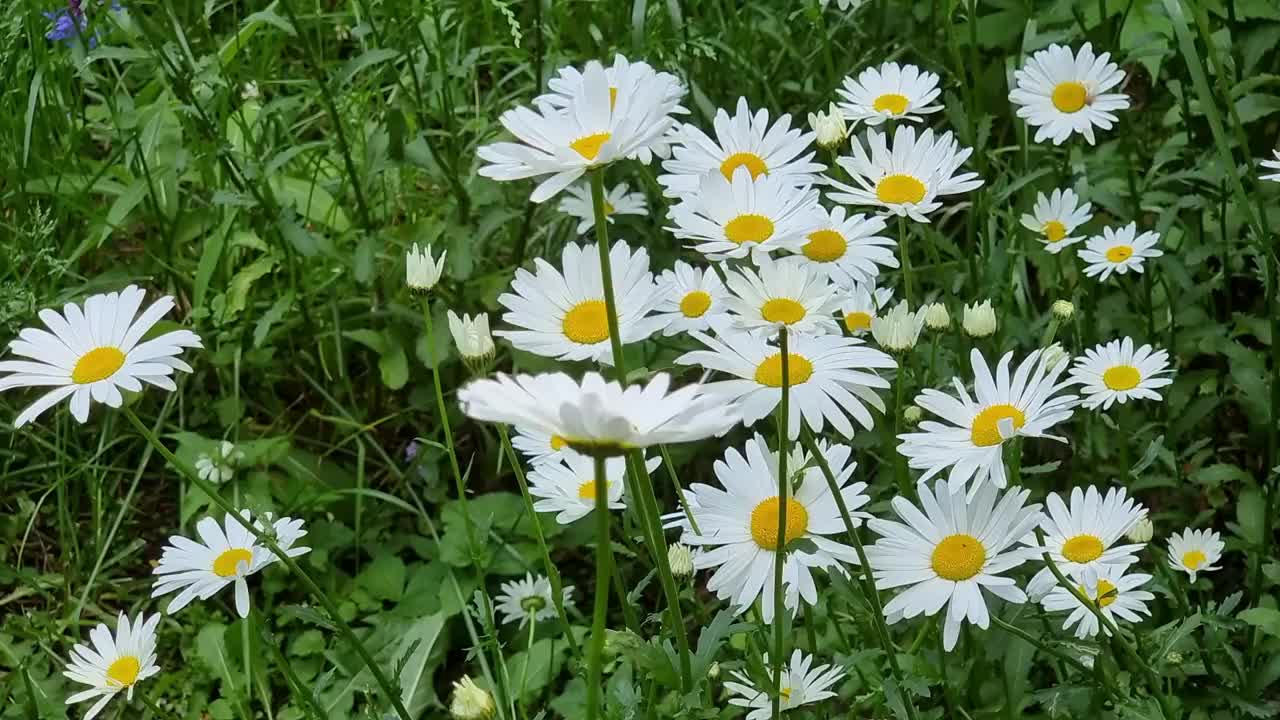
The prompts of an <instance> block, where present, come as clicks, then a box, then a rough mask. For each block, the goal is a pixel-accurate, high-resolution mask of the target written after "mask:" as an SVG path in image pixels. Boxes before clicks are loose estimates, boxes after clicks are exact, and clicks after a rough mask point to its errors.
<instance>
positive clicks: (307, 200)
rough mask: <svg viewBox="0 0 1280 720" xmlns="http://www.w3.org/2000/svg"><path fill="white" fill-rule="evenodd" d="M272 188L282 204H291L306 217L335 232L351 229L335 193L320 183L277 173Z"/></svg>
mask: <svg viewBox="0 0 1280 720" xmlns="http://www.w3.org/2000/svg"><path fill="white" fill-rule="evenodd" d="M269 182H270V183H271V190H272V191H273V192H274V193H275V194H276V199H277V200H279V201H280V203H281V204H282V205H286V206H291V207H293V208H294V209H296V210H297V211H298V214H300V215H302V216H303V217H305V218H306V219H308V220H310V221H311V222H313V223H317V224H320V225H324V226H325V227H327V228H329V229H331V230H334V231H335V232H346V231H347V230H349V229H351V221H350V220H348V219H347V214H346V213H345V212H343V211H342V208H341V207H339V205H338V203H337V201H336V200H334V198H333V195H332V194H330V193H329V191H328V190H325V189H324V188H322V187H320V185H319V183H316V182H312V181H310V180H304V179H302V178H295V177H288V176H281V175H276V176H273V177H272V178H271V180H270V181H269Z"/></svg>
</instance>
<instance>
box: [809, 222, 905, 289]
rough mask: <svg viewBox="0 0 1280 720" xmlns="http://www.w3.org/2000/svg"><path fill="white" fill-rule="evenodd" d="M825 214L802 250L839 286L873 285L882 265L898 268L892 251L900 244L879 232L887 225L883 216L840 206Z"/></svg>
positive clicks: (817, 267)
mask: <svg viewBox="0 0 1280 720" xmlns="http://www.w3.org/2000/svg"><path fill="white" fill-rule="evenodd" d="M823 214H824V216H825V218H824V221H823V222H822V223H821V224H820V226H819V227H818V229H816V230H814V231H813V232H811V233H809V235H808V236H807V239H806V241H805V243H804V245H803V246H801V247H800V250H799V252H800V254H801V255H803V256H804V258H805V259H806V260H808V261H809V263H810V264H811V265H813V267H814V269H816V270H817V271H819V272H821V273H823V274H825V275H826V276H827V277H828V278H830V279H831V282H832V283H833V284H835V285H836V286H837V287H840V288H844V289H848V288H852V287H853V286H855V285H858V284H863V283H871V284H874V283H875V279H876V276H877V275H879V274H880V268H881V267H882V266H883V267H891V268H896V267H898V258H897V257H895V256H894V253H893V248H894V247H895V246H896V245H897V243H896V242H894V241H893V240H891V239H889V238H887V237H885V236H883V235H879V234H878V233H880V232H881V231H883V230H884V228H885V222H884V218H883V217H880V216H877V215H863V214H862V213H859V214H857V215H850V214H848V212H846V210H845V209H844V208H843V207H840V206H838V205H837V206H836V207H834V208H832V209H831V210H830V211H829V212H827V211H824V212H823Z"/></svg>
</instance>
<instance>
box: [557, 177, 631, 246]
mask: <svg viewBox="0 0 1280 720" xmlns="http://www.w3.org/2000/svg"><path fill="white" fill-rule="evenodd" d="M556 209H557V210H559V211H560V212H562V213H564V214H565V215H569V216H571V217H576V218H578V234H579V235H582V234H585V233H587V232H590V231H591V229H592V228H594V227H595V226H596V210H595V203H594V201H593V200H592V199H591V184H590V183H585V182H581V183H577V184H575V185H573V186H572V187H570V188H569V189H568V190H566V191H565V194H564V197H562V198H560V205H559V206H557V208H556ZM648 214H649V204H648V201H646V200H645V197H644V193H638V192H631V189H630V188H629V187H627V184H626V183H618V184H617V185H614V186H613V187H612V188H610V189H608V190H607V191H606V192H605V196H604V215H605V220H607V221H609V222H613V216H615V215H648Z"/></svg>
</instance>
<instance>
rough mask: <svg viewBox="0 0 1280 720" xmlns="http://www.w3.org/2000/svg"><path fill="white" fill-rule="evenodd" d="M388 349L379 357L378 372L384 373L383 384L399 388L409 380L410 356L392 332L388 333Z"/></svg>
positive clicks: (393, 388) (395, 388)
mask: <svg viewBox="0 0 1280 720" xmlns="http://www.w3.org/2000/svg"><path fill="white" fill-rule="evenodd" d="M386 342H387V351H386V352H384V353H383V354H382V357H380V358H378V372H379V373H381V374H382V384H383V385H386V386H387V387H388V388H391V389H392V390H399V389H400V388H402V387H404V384H405V383H406V382H408V381H409V357H408V355H406V354H405V352H404V346H403V345H401V344H400V341H399V340H396V339H395V338H394V337H393V336H391V335H390V334H388V335H387V339H386Z"/></svg>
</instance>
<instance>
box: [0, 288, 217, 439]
mask: <svg viewBox="0 0 1280 720" xmlns="http://www.w3.org/2000/svg"><path fill="white" fill-rule="evenodd" d="M145 295H146V293H145V292H143V291H142V290H141V289H140V288H138V287H137V286H135V285H130V286H129V287H126V288H125V289H124V290H121V291H119V292H111V293H104V294H100V295H90V296H89V297H88V298H86V299H85V301H84V304H83V305H77V304H76V303H67V304H66V305H64V306H63V308H62V312H57V311H55V310H50V309H48V308H46V309H44V310H41V311H40V313H39V317H40V320H41V322H43V323H44V326H45V327H46V328H48V329H47V330H44V329H40V328H23V329H22V330H21V331H19V332H18V338H17V339H16V340H13V341H11V342H10V343H9V351H10V352H11V353H13V354H14V355H16V356H18V357H21V358H28V359H26V360H2V361H0V373H4V372H7V373H9V374H8V375H3V376H0V392H3V391H5V390H11V389H13V388H24V387H31V388H35V387H39V388H51V389H50V390H48V391H47V392H45V394H44V395H41V396H40V397H39V398H37V399H36V401H35V402H33V403H31V404H30V405H28V406H27V407H26V409H24V410H23V411H22V412H20V413H18V417H17V418H15V419H14V421H13V426H14V427H15V428H20V427H22V426H23V425H26V424H27V423H29V422H31V421H32V420H35V419H36V418H37V417H39V416H40V414H41V413H43V412H44V411H45V410H48V409H49V408H50V407H53V406H54V405H56V404H57V403H59V402H61V401H63V400H67V399H68V398H69V403H68V404H69V405H70V406H71V416H72V417H74V418H75V419H76V420H77V421H78V422H81V423H83V422H86V421H87V420H88V419H89V405H90V401H91V400H92V401H93V402H99V403H102V404H104V405H106V406H108V407H113V408H118V407H120V406H121V405H123V404H124V395H123V394H122V393H121V392H120V391H121V390H125V391H128V392H142V385H143V383H146V384H148V385H154V386H156V387H159V388H164V389H165V390H170V391H172V390H176V389H177V388H178V386H177V385H176V384H174V382H173V374H174V373H175V372H176V371H178V370H181V371H183V372H188V373H189V372H191V366H190V365H188V364H186V363H185V362H183V360H182V358H181V357H179V355H181V354H182V351H183V350H184V349H187V348H202V347H204V346H203V345H202V344H201V343H200V338H199V337H197V336H196V334H195V333H193V332H191V331H190V330H172V331H169V332H165V333H160V334H158V335H156V336H155V337H152V338H150V339H147V340H143V336H145V335H146V334H147V333H149V332H150V331H151V330H152V328H154V327H155V325H156V323H158V322H160V319H161V318H163V317H164V316H165V314H166V313H168V312H169V311H170V310H171V309H173V305H174V301H173V298H172V297H168V296H165V297H162V298H160V299H159V300H157V301H155V302H154V303H152V304H151V305H150V306H148V307H147V309H146V310H143V311H142V313H141V314H139V313H138V310H139V309H140V308H141V307H142V300H143V298H144V297H145Z"/></svg>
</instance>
